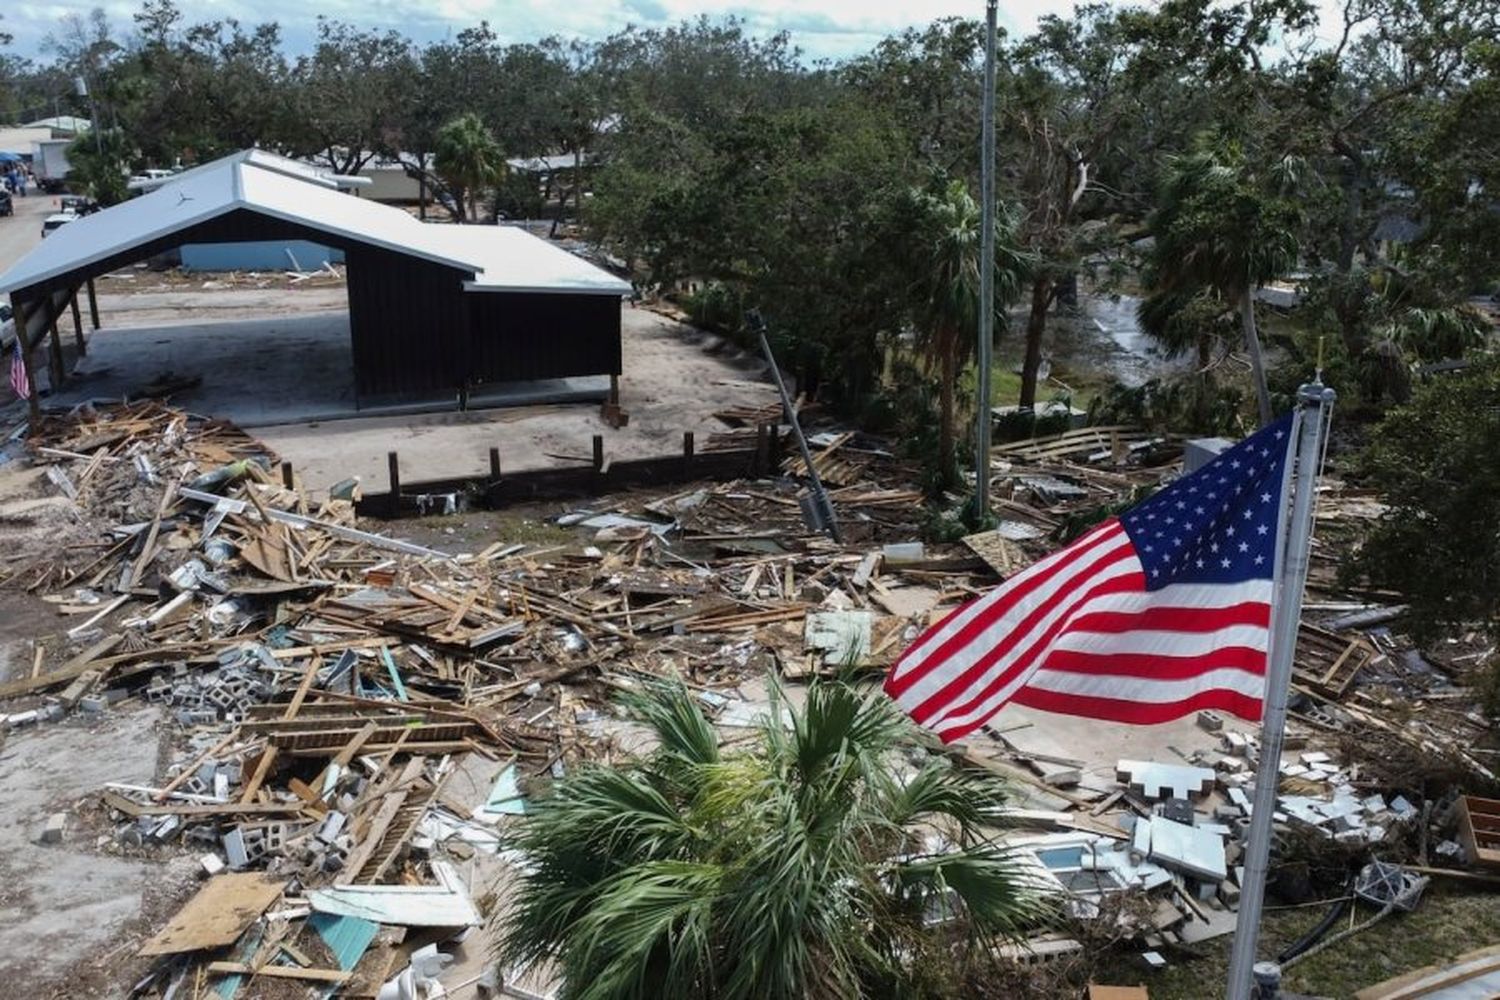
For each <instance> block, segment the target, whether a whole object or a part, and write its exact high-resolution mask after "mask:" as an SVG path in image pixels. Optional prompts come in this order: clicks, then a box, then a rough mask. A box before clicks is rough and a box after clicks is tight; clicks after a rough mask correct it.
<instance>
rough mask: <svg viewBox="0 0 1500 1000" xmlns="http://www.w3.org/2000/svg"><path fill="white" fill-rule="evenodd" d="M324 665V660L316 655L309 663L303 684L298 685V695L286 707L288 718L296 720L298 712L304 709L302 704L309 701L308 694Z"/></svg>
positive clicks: (303, 675)
mask: <svg viewBox="0 0 1500 1000" xmlns="http://www.w3.org/2000/svg"><path fill="white" fill-rule="evenodd" d="M322 665H323V658H322V657H321V656H319V655H318V654H316V653H314V654H313V655H312V659H310V660H308V661H307V670H306V671H304V672H303V674H302V682H301V683H300V684H298V685H297V693H296V694H294V695H292V700H291V703H290V704H288V705H287V707H286V717H287V718H288V719H294V718H296V717H297V712H298V710H299V709H301V708H302V703H303V702H304V701H305V700H306V699H307V692H308V690H309V689H310V688H311V687H312V684H313V681H314V680H316V679H317V677H318V668H320V667H321V666H322Z"/></svg>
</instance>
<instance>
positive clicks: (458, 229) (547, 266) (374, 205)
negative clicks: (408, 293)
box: [0, 150, 630, 295]
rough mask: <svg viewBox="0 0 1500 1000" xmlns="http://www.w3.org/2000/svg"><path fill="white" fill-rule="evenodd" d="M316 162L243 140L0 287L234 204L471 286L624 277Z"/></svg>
mask: <svg viewBox="0 0 1500 1000" xmlns="http://www.w3.org/2000/svg"><path fill="white" fill-rule="evenodd" d="M335 184H336V182H335V181H334V180H333V179H332V178H331V177H328V176H326V175H325V174H324V173H323V172H321V171H319V169H318V168H317V167H314V166H312V165H310V164H306V163H301V162H299V161H296V160H291V159H287V158H286V157H281V156H276V155H275V154H272V153H267V152H265V151H263V150H245V151H242V152H239V153H234V154H231V155H229V156H226V157H224V158H222V159H219V160H215V161H213V162H212V163H207V164H204V165H203V166H201V167H197V168H195V169H192V170H188V171H184V172H183V173H180V174H177V175H175V176H174V177H172V178H171V180H170V182H169V183H168V184H166V185H165V186H163V187H161V188H158V189H157V190H155V191H152V192H149V193H147V194H144V195H142V196H140V197H139V198H134V199H131V200H129V201H125V202H122V203H121V204H119V205H114V206H112V207H110V208H106V209H104V210H102V211H99V212H95V213H93V214H91V215H87V216H84V217H82V218H80V219H78V220H77V221H76V222H72V223H70V224H68V225H67V226H64V227H63V228H61V229H59V230H57V231H56V232H54V233H52V234H51V235H50V236H49V237H48V238H47V239H46V240H43V241H42V242H41V243H40V244H39V245H38V246H37V247H36V248H35V249H33V250H32V251H31V252H30V253H28V254H27V255H26V256H24V257H22V258H21V259H20V260H19V261H17V262H16V263H15V264H14V265H12V266H11V267H10V269H9V270H7V271H6V272H5V273H4V274H0V294H3V293H8V292H13V291H16V290H18V289H22V288H27V287H30V286H32V285H36V284H39V283H41V282H44V281H48V280H51V279H54V278H57V277H59V276H61V275H64V274H67V273H68V272H69V271H75V270H79V269H82V268H86V267H88V266H89V265H90V264H95V263H98V262H99V261H103V260H105V259H107V258H110V257H113V256H115V255H116V254H119V253H122V252H125V251H128V250H129V249H130V248H131V247H134V246H139V245H142V244H145V243H148V242H151V241H153V240H158V239H161V238H162V237H166V236H170V235H171V234H173V233H175V232H179V231H181V230H184V229H187V228H189V227H191V226H194V225H197V224H199V223H202V222H206V221H208V220H209V219H213V218H216V217H217V216H220V215H224V214H227V213H229V212H232V211H235V210H237V209H248V210H249V211H252V212H257V213H259V214H261V215H265V216H269V217H271V218H275V219H281V220H283V221H286V222H289V223H294V224H297V225H302V226H307V227H309V228H312V229H317V230H321V231H323V232H325V233H328V234H330V235H333V236H338V237H342V238H344V239H346V240H352V241H355V242H359V243H365V244H369V245H373V246H378V247H383V248H385V249H388V250H392V251H394V252H396V253H401V254H407V255H410V256H415V257H420V258H424V259H426V260H430V261H435V262H437V263H440V264H446V265H448V266H451V267H454V268H457V269H459V270H462V271H468V272H470V273H472V274H473V275H474V279H473V280H472V281H470V282H467V283H466V284H465V287H466V288H470V289H474V290H509V291H533V292H572V293H599V294H612V295H621V294H626V293H628V292H629V291H630V286H629V285H628V284H627V283H625V282H623V281H620V280H619V279H617V278H615V277H614V276H612V275H610V274H609V273H608V272H605V271H603V270H600V269H599V268H597V267H594V266H593V265H592V264H589V263H588V262H586V261H583V260H581V259H579V258H577V257H575V256H573V255H572V254H570V253H568V252H567V251H565V250H562V249H561V248H559V247H556V246H553V245H551V244H550V243H548V242H547V241H545V240H542V239H539V238H538V237H535V236H532V235H531V234H530V233H526V232H524V231H521V230H518V229H512V228H509V227H499V226H455V225H439V224H431V223H424V222H420V221H418V220H417V219H415V218H413V217H412V216H411V215H410V214H408V213H407V212H405V211H403V210H402V209H400V208H395V207H392V206H390V205H383V204H381V203H379V202H375V201H370V200H367V199H363V198H355V197H352V196H350V195H347V194H343V193H341V192H339V191H338V190H337V189H336V187H335V186H334V185H335Z"/></svg>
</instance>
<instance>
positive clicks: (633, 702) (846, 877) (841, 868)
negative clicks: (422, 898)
mask: <svg viewBox="0 0 1500 1000" xmlns="http://www.w3.org/2000/svg"><path fill="white" fill-rule="evenodd" d="M627 710H628V712H629V713H630V714H631V716H632V717H634V718H637V719H640V720H642V721H645V722H647V723H648V724H650V725H651V726H652V728H653V729H654V730H656V731H657V733H658V735H659V736H660V746H659V748H658V749H657V750H656V751H654V752H653V753H651V754H650V755H649V756H647V757H644V758H641V759H639V760H636V761H634V762H632V763H629V764H627V765H625V766H623V767H621V768H619V769H613V770H612V769H606V768H602V767H584V768H581V769H579V770H578V771H576V772H574V773H573V774H571V775H569V776H568V777H567V778H564V779H563V780H562V781H560V782H558V784H557V786H556V787H555V789H554V791H553V794H552V795H551V796H549V797H546V798H543V799H541V800H539V801H538V802H536V804H535V808H534V809H533V811H532V812H531V813H529V814H528V815H527V816H526V817H524V818H523V819H522V820H521V821H520V822H519V824H518V826H517V828H516V830H515V831H514V833H513V834H512V835H511V836H510V837H509V838H508V840H509V844H510V846H512V847H515V848H516V849H518V850H519V851H520V852H521V853H522V854H523V855H524V856H525V857H526V859H527V862H528V864H527V867H526V870H525V871H524V873H523V875H522V877H521V881H520V885H519V886H518V889H517V896H516V905H515V909H514V910H513V912H512V914H511V916H510V919H509V921H508V923H507V926H506V933H505V944H504V950H503V954H504V955H505V956H506V957H507V958H509V959H511V960H528V959H531V960H534V959H538V958H551V959H554V960H556V961H558V962H559V963H560V967H561V968H562V970H563V973H564V976H565V986H564V991H563V995H564V996H565V997H567V998H588V1000H605V998H609V1000H614V998H631V1000H633V998H636V997H645V996H653V997H664V998H671V1000H689V998H697V997H705V996H706V997H714V998H715V1000H752V998H760V997H767V996H775V997H782V996H786V997H790V996H798V997H808V998H812V1000H824V998H827V1000H834V998H842V997H847V996H857V995H862V994H868V993H869V991H870V990H872V989H873V990H875V992H876V993H878V994H880V995H895V994H900V993H902V992H903V991H904V990H905V989H906V985H907V984H909V983H911V982H915V981H916V978H914V977H916V975H917V970H915V969H913V968H911V965H910V963H911V962H912V961H913V956H915V955H918V954H922V953H924V952H925V951H926V950H927V947H926V946H925V945H924V942H925V941H927V937H928V936H930V935H931V934H933V933H935V932H934V931H933V930H932V929H931V928H929V927H928V925H927V923H926V922H924V916H929V915H931V914H932V913H934V912H941V911H942V909H943V908H944V907H947V908H948V910H949V911H951V915H952V916H953V917H954V919H956V920H958V921H959V922H960V924H961V925H962V926H963V927H965V928H966V929H967V930H968V931H969V932H971V933H975V934H980V933H982V934H985V935H994V934H1000V935H1010V934H1018V933H1020V932H1021V930H1022V928H1023V927H1024V926H1025V924H1026V922H1027V921H1028V920H1034V919H1039V918H1040V917H1041V916H1042V915H1043V910H1042V906H1041V904H1040V903H1038V902H1036V901H1035V898H1034V895H1033V894H1032V893H1031V892H1030V890H1028V889H1027V887H1026V885H1025V881H1024V877H1023V876H1022V874H1021V872H1022V869H1020V868H1019V866H1016V865H1014V864H1012V862H1011V860H1010V859H1009V858H1008V857H1007V856H1005V855H1004V854H1003V853H1002V852H1000V851H998V850H996V849H995V848H993V847H991V846H990V845H988V844H987V843H986V842H984V841H982V839H981V838H980V827H981V825H982V824H983V822H984V821H985V817H986V816H987V815H988V813H989V811H990V809H991V808H992V807H993V806H995V805H998V804H999V802H1000V801H1001V799H1002V797H1003V789H1002V788H1001V786H1000V785H999V784H998V783H997V782H996V781H995V780H994V779H993V777H992V776H989V775H985V774H982V773H978V772H973V773H965V772H960V771H958V770H956V769H954V768H953V766H952V765H951V763H950V762H948V761H947V760H946V759H944V758H941V757H930V758H928V757H924V756H922V754H923V751H922V750H921V749H919V748H920V747H922V746H923V744H924V742H925V741H923V740H922V739H921V738H920V737H919V736H918V734H917V732H916V730H915V727H914V726H913V725H912V724H911V722H910V721H909V720H908V719H906V718H905V716H903V715H902V714H901V713H900V712H899V711H898V710H896V709H895V707H894V706H893V705H892V703H891V702H890V701H889V700H888V699H886V698H885V697H884V696H883V695H881V694H880V693H879V692H875V691H866V690H861V689H860V688H858V687H856V686H854V685H853V684H851V683H848V682H845V681H820V682H817V683H814V684H812V685H810V686H809V687H808V689H807V699H806V703H805V705H804V706H803V707H801V708H794V707H793V706H792V705H791V704H790V702H789V700H788V699H787V697H786V694H785V692H784V691H782V690H781V689H780V687H778V686H776V685H775V684H774V683H773V684H772V686H771V711H770V718H769V719H768V721H767V722H766V723H765V724H764V725H763V726H762V727H761V729H760V731H759V732H758V733H757V734H756V735H757V737H758V738H757V740H756V741H755V742H754V743H753V744H750V745H748V746H746V747H745V748H743V749H737V750H735V751H734V752H726V751H724V750H722V749H721V748H720V747H719V744H718V741H717V736H716V733H715V731H714V729H713V727H712V726H711V725H709V723H708V722H707V720H706V718H705V717H704V715H703V712H702V709H701V708H700V707H699V706H698V704H697V702H696V701H695V700H694V699H693V698H692V696H691V694H690V693H689V692H687V690H686V689H685V688H684V687H683V686H682V685H680V684H679V685H656V686H653V687H651V688H648V689H647V690H645V691H644V692H642V693H641V694H639V695H637V696H633V697H631V698H630V699H628V708H627ZM912 754H917V755H918V757H919V758H920V762H919V763H918V764H917V766H916V768H915V771H912V770H911V768H910V766H909V765H908V763H907V759H908V757H909V756H910V755H912ZM955 838H956V839H957V842H958V843H959V844H960V845H962V846H960V847H958V848H955V849H954V850H952V851H947V850H946V849H945V852H944V853H941V854H938V855H928V854H924V855H922V856H918V857H913V856H912V854H911V851H912V847H913V845H923V850H931V847H930V846H929V845H930V844H932V843H947V842H949V841H952V840H954V839H955ZM942 933H944V934H947V933H949V931H947V930H946V929H945V930H944V931H942ZM932 946H933V947H936V946H937V942H936V939H934V940H933V942H932Z"/></svg>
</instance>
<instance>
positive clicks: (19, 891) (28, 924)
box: [0, 708, 160, 995]
mask: <svg viewBox="0 0 1500 1000" xmlns="http://www.w3.org/2000/svg"><path fill="white" fill-rule="evenodd" d="M156 718H157V713H156V711H155V710H154V709H146V708H138V709H135V710H133V711H128V712H127V711H121V712H117V713H112V715H111V717H110V718H109V720H108V722H106V723H103V724H99V725H96V726H90V725H89V724H88V722H87V720H86V719H84V718H74V719H72V720H70V721H69V722H67V723H65V724H55V725H49V726H45V727H42V728H38V729H33V730H23V731H20V732H18V733H13V734H12V735H11V736H10V738H9V739H8V740H7V741H6V743H5V745H4V748H3V749H0V802H3V803H4V808H3V809H0V981H4V982H12V983H14V982H16V981H17V980H19V981H20V982H22V983H26V984H38V983H42V982H46V981H48V980H49V979H53V978H61V977H62V976H63V974H64V973H65V971H66V970H67V969H68V967H69V966H70V965H72V964H73V963H74V962H77V961H79V960H81V959H83V958H84V957H85V956H88V955H90V954H91V953H94V952H96V951H97V950H98V949H100V948H101V947H102V946H104V945H105V944H107V943H108V942H109V941H110V940H111V939H112V938H113V937H114V936H115V934H116V933H117V932H118V931H119V930H120V928H121V926H122V925H123V924H125V923H126V922H127V921H130V920H133V919H135V918H136V917H138V916H139V915H140V913H141V908H142V901H143V893H144V892H145V891H146V889H147V887H148V885H149V884H150V883H152V882H153V881H154V880H155V878H156V875H155V873H156V871H157V869H158V868H159V867H160V866H158V865H156V864H151V863H147V862H142V861H132V860H126V859H123V858H118V857H110V856H108V855H103V854H99V853H96V852H95V851H94V847H95V841H94V835H93V834H92V833H90V832H88V831H86V830H81V829H78V828H77V822H76V819H75V818H74V816H73V815H72V814H70V816H69V821H70V824H72V826H71V827H70V829H69V830H68V832H67V834H66V835H65V837H64V841H63V843H61V844H46V845H44V844H41V843H39V842H38V838H39V836H40V833H41V828H42V826H43V824H44V823H45V822H46V819H47V816H48V815H49V814H51V813H53V812H58V811H62V810H65V809H67V808H68V807H69V806H71V805H72V804H73V802H74V801H75V800H77V799H79V798H81V797H83V796H85V795H92V794H94V793H96V792H97V791H98V790H99V787H100V786H101V785H102V784H104V783H105V782H108V781H124V782H132V783H141V784H149V783H150V782H151V781H152V779H153V777H154V775H155V772H156V756H157V734H156V731H155V728H154V727H155V725H156ZM0 992H4V993H5V994H6V995H22V994H11V993H10V991H9V990H8V989H7V990H3V991H0ZM31 995H40V994H31Z"/></svg>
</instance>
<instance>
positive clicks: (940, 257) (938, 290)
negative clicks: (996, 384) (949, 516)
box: [902, 180, 1028, 485]
mask: <svg viewBox="0 0 1500 1000" xmlns="http://www.w3.org/2000/svg"><path fill="white" fill-rule="evenodd" d="M902 209H903V211H902V215H903V217H904V219H905V225H906V228H907V232H906V234H905V239H906V240H907V241H908V242H907V246H909V248H910V250H909V253H910V256H911V259H910V262H909V263H910V267H909V268H908V270H909V272H910V274H911V285H910V300H911V303H912V311H913V318H914V320H915V324H914V325H915V327H916V332H917V349H918V350H919V351H920V352H921V353H922V354H923V355H924V356H925V357H926V358H927V363H928V365H929V366H934V365H935V366H936V367H937V368H938V379H939V381H938V410H939V414H938V419H939V421H940V423H939V426H938V461H939V463H940V464H939V479H940V481H941V482H942V483H943V484H945V485H951V484H953V483H955V482H957V480H958V469H957V466H956V464H955V457H956V456H955V452H954V444H955V442H954V404H953V397H954V389H955V386H956V383H957V381H958V371H959V368H960V366H961V365H962V364H963V363H964V361H966V360H967V359H968V357H969V352H970V351H972V350H974V348H975V347H976V346H977V340H978V330H979V249H980V225H981V213H980V207H979V203H978V202H976V201H975V200H974V198H973V197H972V196H971V195H970V194H969V190H968V187H967V186H966V185H965V184H964V182H963V181H961V180H954V181H950V182H949V183H948V185H947V186H946V187H945V188H942V189H941V190H940V191H930V190H921V189H914V190H912V191H909V192H907V194H906V198H905V204H904V205H903V206H902ZM1027 263H1028V258H1027V257H1026V256H1025V255H1024V254H1023V253H1022V252H1021V251H1020V250H1018V249H1017V248H1016V245H1015V238H1014V223H1013V220H1012V219H1011V218H1010V217H1009V216H1008V214H1007V213H1005V212H1003V211H1002V212H997V213H996V219H995V330H996V331H997V332H998V331H999V330H1000V329H1002V327H1003V320H1004V316H1005V310H1006V309H1007V308H1008V307H1009V306H1010V304H1011V303H1013V302H1015V300H1016V298H1017V296H1019V295H1020V291H1021V282H1022V279H1023V278H1024V276H1025V272H1026V265H1027Z"/></svg>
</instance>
